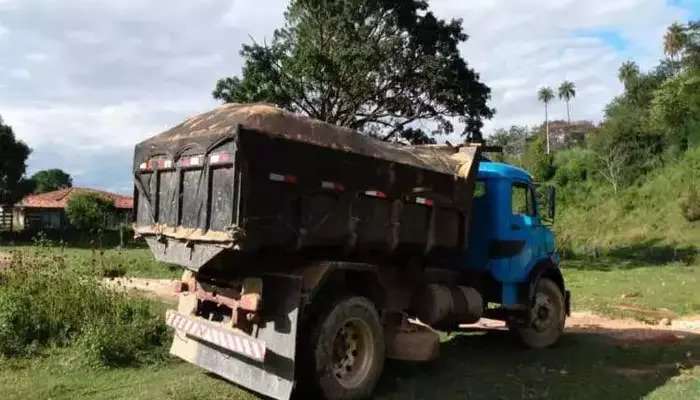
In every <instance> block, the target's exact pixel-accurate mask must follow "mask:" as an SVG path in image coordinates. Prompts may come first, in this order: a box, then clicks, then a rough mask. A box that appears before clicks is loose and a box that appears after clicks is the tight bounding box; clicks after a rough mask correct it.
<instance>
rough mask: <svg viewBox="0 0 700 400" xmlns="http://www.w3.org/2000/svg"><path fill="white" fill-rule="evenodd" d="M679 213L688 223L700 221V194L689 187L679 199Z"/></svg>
mask: <svg viewBox="0 0 700 400" xmlns="http://www.w3.org/2000/svg"><path fill="white" fill-rule="evenodd" d="M680 207H681V212H682V213H683V217H685V219H686V220H687V221H688V222H695V221H700V193H698V189H697V187H695V186H691V187H690V188H689V189H688V191H687V192H686V193H685V195H683V196H682V197H681V199H680Z"/></svg>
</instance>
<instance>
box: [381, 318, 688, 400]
mask: <svg viewBox="0 0 700 400" xmlns="http://www.w3.org/2000/svg"><path fill="white" fill-rule="evenodd" d="M639 331H640V332H634V330H627V331H625V332H624V334H625V335H624V337H637V336H639V337H642V338H643V337H645V336H644V333H648V331H641V330H639ZM618 333H620V332H618ZM637 333H639V335H637ZM616 337H617V336H610V332H602V331H596V332H587V331H577V332H572V333H567V334H566V335H565V336H564V337H563V338H562V340H561V341H560V342H559V344H558V345H557V346H555V347H553V348H551V349H545V350H527V349H523V348H522V347H521V346H520V345H519V344H517V343H516V342H515V341H514V340H513V338H512V336H511V335H510V334H509V333H508V332H507V331H503V330H489V331H485V330H482V331H476V332H470V333H460V334H456V335H454V336H451V337H449V338H447V339H446V340H445V341H444V342H443V344H442V346H441V353H442V354H441V357H440V358H439V359H438V360H436V361H434V362H432V363H427V364H409V363H402V362H394V361H388V362H387V364H386V367H385V372H384V376H383V378H382V380H381V381H380V384H379V387H378V389H377V395H376V396H375V398H376V399H381V400H389V399H462V400H463V399H470V400H471V399H546V398H547V399H595V398H598V399H618V400H626V399H630V400H631V399H639V398H641V397H643V396H645V395H646V394H648V393H650V392H653V391H654V390H655V389H656V388H658V387H661V386H663V385H665V384H666V382H667V381H668V380H669V379H670V378H672V377H675V376H678V375H679V374H680V372H681V370H682V369H686V368H692V367H694V366H696V365H699V364H700V336H694V335H689V334H687V333H671V332H669V333H668V335H662V336H659V337H657V338H656V339H653V340H646V339H645V340H640V341H629V340H626V341H622V340H620V339H616Z"/></svg>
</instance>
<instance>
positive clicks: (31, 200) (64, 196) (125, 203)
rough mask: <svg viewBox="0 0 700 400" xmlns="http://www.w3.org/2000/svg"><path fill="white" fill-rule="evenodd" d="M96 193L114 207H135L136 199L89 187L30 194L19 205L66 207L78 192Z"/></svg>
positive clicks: (126, 208) (125, 208)
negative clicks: (109, 200) (107, 199)
mask: <svg viewBox="0 0 700 400" xmlns="http://www.w3.org/2000/svg"><path fill="white" fill-rule="evenodd" d="M85 193H95V194H99V195H102V196H104V197H106V198H109V199H112V200H113V201H114V207H116V208H118V209H122V210H130V209H132V208H134V199H133V198H131V197H129V196H122V195H120V194H116V193H109V192H104V191H101V190H95V189H87V188H66V189H61V190H56V191H54V192H48V193H41V194H30V195H28V196H26V197H25V198H23V199H22V201H20V202H19V203H18V204H17V205H18V206H20V207H27V208H66V205H67V204H68V200H69V199H70V198H71V197H72V196H74V195H76V194H85Z"/></svg>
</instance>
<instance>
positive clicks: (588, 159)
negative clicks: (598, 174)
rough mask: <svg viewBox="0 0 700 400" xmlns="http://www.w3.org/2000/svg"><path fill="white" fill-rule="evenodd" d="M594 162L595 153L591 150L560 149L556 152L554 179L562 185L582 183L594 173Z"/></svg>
mask: <svg viewBox="0 0 700 400" xmlns="http://www.w3.org/2000/svg"><path fill="white" fill-rule="evenodd" d="M594 163H595V158H594V155H593V154H592V152H591V151H589V150H586V149H582V148H573V149H570V150H564V151H560V152H558V153H556V154H555V159H554V166H555V169H556V174H555V175H554V180H555V182H556V183H557V185H559V186H560V187H563V186H567V185H580V184H581V183H582V182H585V181H586V180H588V179H589V177H590V176H591V175H592V171H593V166H594Z"/></svg>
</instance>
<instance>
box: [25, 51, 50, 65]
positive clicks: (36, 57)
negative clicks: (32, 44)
mask: <svg viewBox="0 0 700 400" xmlns="http://www.w3.org/2000/svg"><path fill="white" fill-rule="evenodd" d="M24 57H25V58H26V59H27V60H28V61H31V62H36V63H41V62H44V61H46V60H47V59H48V58H49V55H48V54H46V53H41V52H35V53H29V54H27V55H26V56H24Z"/></svg>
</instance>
